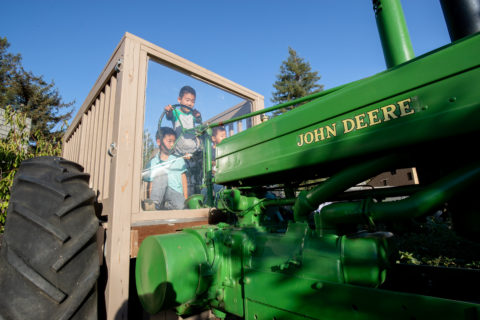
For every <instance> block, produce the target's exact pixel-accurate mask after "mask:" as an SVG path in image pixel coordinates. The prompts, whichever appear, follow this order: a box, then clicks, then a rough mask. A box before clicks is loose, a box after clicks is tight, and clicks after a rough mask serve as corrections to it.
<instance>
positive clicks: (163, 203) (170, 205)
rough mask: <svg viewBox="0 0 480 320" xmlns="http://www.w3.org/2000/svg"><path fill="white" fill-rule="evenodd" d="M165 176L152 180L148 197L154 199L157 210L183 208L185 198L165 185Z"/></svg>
mask: <svg viewBox="0 0 480 320" xmlns="http://www.w3.org/2000/svg"><path fill="white" fill-rule="evenodd" d="M167 181H168V179H166V177H165V176H160V177H156V178H154V179H153V181H152V192H151V194H150V199H152V200H153V201H155V208H156V209H157V210H180V209H184V208H185V198H184V196H183V194H181V193H180V192H178V191H176V190H173V189H172V188H170V187H169V186H168V185H167Z"/></svg>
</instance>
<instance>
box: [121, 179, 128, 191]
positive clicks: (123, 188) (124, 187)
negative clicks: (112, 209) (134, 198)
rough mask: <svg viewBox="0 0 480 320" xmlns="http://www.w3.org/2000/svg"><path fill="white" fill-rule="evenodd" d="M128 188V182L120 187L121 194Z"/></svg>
mask: <svg viewBox="0 0 480 320" xmlns="http://www.w3.org/2000/svg"><path fill="white" fill-rule="evenodd" d="M127 186H128V181H126V182H125V184H124V185H123V186H122V192H125V189H126V188H127Z"/></svg>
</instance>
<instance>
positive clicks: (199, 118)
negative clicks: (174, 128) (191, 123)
mask: <svg viewBox="0 0 480 320" xmlns="http://www.w3.org/2000/svg"><path fill="white" fill-rule="evenodd" d="M192 114H193V116H194V117H195V122H196V123H202V115H201V114H200V111H198V110H197V109H193V111H192Z"/></svg>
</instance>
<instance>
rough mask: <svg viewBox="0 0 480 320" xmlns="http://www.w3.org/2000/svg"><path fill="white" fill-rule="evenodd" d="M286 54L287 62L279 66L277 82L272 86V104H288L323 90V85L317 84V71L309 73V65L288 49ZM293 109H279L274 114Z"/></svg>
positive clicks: (318, 78) (318, 77)
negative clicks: (273, 90)
mask: <svg viewBox="0 0 480 320" xmlns="http://www.w3.org/2000/svg"><path fill="white" fill-rule="evenodd" d="M288 53H289V56H288V58H287V60H286V61H283V62H282V65H281V66H280V74H278V75H277V81H275V83H274V84H273V87H274V88H275V92H273V98H272V99H271V100H272V102H274V103H284V102H288V101H291V100H295V99H298V98H302V97H304V96H307V95H310V94H313V93H316V92H320V91H322V90H323V85H320V84H318V83H317V82H318V81H319V80H320V76H318V72H317V71H311V67H310V63H308V62H306V61H305V60H304V59H303V58H301V57H299V56H298V55H297V52H296V51H295V50H293V49H292V48H290V47H289V48H288ZM295 107H296V106H290V107H287V108H283V109H280V110H278V111H276V112H275V114H280V113H284V112H286V111H288V110H291V109H293V108H295Z"/></svg>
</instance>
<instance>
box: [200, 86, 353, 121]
mask: <svg viewBox="0 0 480 320" xmlns="http://www.w3.org/2000/svg"><path fill="white" fill-rule="evenodd" d="M352 83H353V82H352ZM352 83H350V84H352ZM347 85H349V84H345V85H342V86H338V87H335V88H332V89H329V90H325V91H321V92H317V93H314V94H311V95H309V96H305V97H302V98H298V99H295V100H292V101H289V102H285V103H281V104H278V105H276V106H273V107H270V108H266V109H261V110H258V111H255V112H251V113H247V114H245V115H243V116H239V117H236V118H231V119H229V120H226V121H220V122H214V123H211V124H209V125H208V126H209V127H210V128H213V127H219V126H223V125H226V124H229V123H232V122H237V121H240V120H243V119H247V118H251V117H254V116H258V115H260V114H264V113H267V112H271V111H275V110H278V109H281V108H285V107H289V106H292V105H294V104H298V103H302V102H306V101H310V100H313V99H317V98H320V97H323V96H325V95H327V94H330V93H332V92H335V91H338V90H340V89H342V88H344V87H346V86H347Z"/></svg>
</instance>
